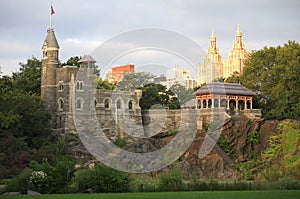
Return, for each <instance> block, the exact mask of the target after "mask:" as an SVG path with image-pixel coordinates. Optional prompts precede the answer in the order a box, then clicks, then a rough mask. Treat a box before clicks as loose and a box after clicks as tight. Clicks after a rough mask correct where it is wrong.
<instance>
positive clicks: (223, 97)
mask: <svg viewBox="0 0 300 199" xmlns="http://www.w3.org/2000/svg"><path fill="white" fill-rule="evenodd" d="M193 95H194V96H195V97H196V108H197V109H207V108H225V109H226V110H230V111H233V110H246V109H249V110H252V99H253V96H254V95H255V94H254V93H253V92H251V91H250V90H249V89H247V88H245V87H244V86H242V85H240V84H230V83H220V82H213V83H207V84H205V85H204V86H202V87H201V88H200V89H198V90H197V91H196V92H194V93H193Z"/></svg>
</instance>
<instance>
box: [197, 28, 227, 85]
mask: <svg viewBox="0 0 300 199" xmlns="http://www.w3.org/2000/svg"><path fill="white" fill-rule="evenodd" d="M222 76H223V62H222V56H221V55H220V53H219V49H218V48H217V39H216V36H215V33H214V31H212V34H211V36H210V45H209V47H208V50H207V54H206V55H205V57H204V61H203V64H201V65H199V68H198V84H203V83H208V82H212V81H213V80H215V79H217V78H220V77H222Z"/></svg>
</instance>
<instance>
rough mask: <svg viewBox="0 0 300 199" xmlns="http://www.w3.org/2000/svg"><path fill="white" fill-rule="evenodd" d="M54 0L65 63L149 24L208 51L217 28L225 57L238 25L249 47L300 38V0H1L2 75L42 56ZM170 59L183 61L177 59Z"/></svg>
mask: <svg viewBox="0 0 300 199" xmlns="http://www.w3.org/2000/svg"><path fill="white" fill-rule="evenodd" d="M51 4H52V5H53V8H54V10H55V14H54V15H53V16H52V23H53V28H54V30H55V34H56V37H57V40H58V42H59V45H60V60H61V61H62V62H65V61H66V60H67V59H68V58H70V57H71V56H77V55H84V54H91V53H92V52H94V50H95V49H97V47H98V46H99V45H100V46H101V44H103V43H105V42H106V41H107V40H110V39H111V38H113V37H115V36H117V35H120V34H123V33H124V32H128V31H132V30H136V29H141V28H149V27H151V28H158V29H166V30H172V31H175V32H177V33H179V34H182V35H184V36H186V37H187V38H189V39H190V40H193V41H194V42H196V43H197V44H198V45H199V46H201V48H202V49H203V51H206V50H207V48H208V46H209V38H210V35H211V32H212V29H213V30H214V33H215V35H216V38H217V47H218V48H219V51H220V53H221V55H222V58H223V59H227V55H228V52H229V50H230V49H231V48H232V45H233V42H234V39H235V32H236V30H237V26H238V24H240V27H241V32H242V34H243V41H244V44H245V47H246V49H247V50H259V49H262V48H263V47H265V46H278V45H283V44H284V43H286V42H287V41H288V40H295V41H296V42H299V40H300V12H299V8H300V1H299V0H247V1H244V0H243V1H242V0H207V1H202V0H164V1H161V0H151V1H149V0H122V1H120V0H119V1H117V0H84V1H83V0H81V1H80V0H77V1H74V0H26V1H24V0H9V1H5V0H1V1H0V8H1V12H0V66H1V71H2V75H11V73H12V72H15V71H18V70H19V63H20V62H22V63H25V62H26V60H27V59H28V58H31V57H32V56H34V57H37V58H39V59H41V54H42V53H41V47H42V44H43V41H44V39H45V37H46V34H47V29H48V28H49V21H50V20H49V18H50V17H49V16H50V5H51ZM138 36H140V35H138ZM173 43H176V41H174V42H173ZM149 54H151V53H149V51H148V52H144V53H142V55H143V56H145V55H147V56H149ZM199 55H201V52H199ZM136 57H137V56H136ZM97 61H98V60H97ZM120 61H123V62H125V61H128V60H126V59H123V60H120ZM134 61H135V60H134V59H133V60H129V61H128V62H134ZM99 62H101V58H100V61H99ZM116 64H119V63H116ZM124 64H125V63H124ZM168 64H169V63H168ZM171 64H174V65H176V64H178V63H177V61H176V60H175V59H174V60H172V62H171ZM99 65H100V66H101V63H99ZM145 65H147V64H145ZM148 65H151V64H149V63H148Z"/></svg>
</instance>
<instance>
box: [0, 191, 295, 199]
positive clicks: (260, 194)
mask: <svg viewBox="0 0 300 199" xmlns="http://www.w3.org/2000/svg"><path fill="white" fill-rule="evenodd" d="M299 195H300V190H289V191H210V192H209V191H205V192H156V193H108V194H62V195H55V194H53V195H37V196H27V195H19V196H0V198H4V199H6V198H7V199H10V198H14V199H29V198H30V199H31V198H32V199H119V198H122V199H127V198H128V199H134V198H138V199H140V198H141V199H156V198H162V199H174V198H180V199H198V198H200V199H252V198H253V199H260V198H262V199H285V198H288V199H294V198H295V199H298V198H299Z"/></svg>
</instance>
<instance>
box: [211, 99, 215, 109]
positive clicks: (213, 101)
mask: <svg viewBox="0 0 300 199" xmlns="http://www.w3.org/2000/svg"><path fill="white" fill-rule="evenodd" d="M211 108H215V99H214V98H213V97H212V98H211Z"/></svg>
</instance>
